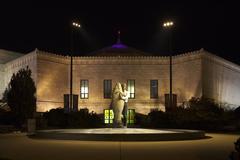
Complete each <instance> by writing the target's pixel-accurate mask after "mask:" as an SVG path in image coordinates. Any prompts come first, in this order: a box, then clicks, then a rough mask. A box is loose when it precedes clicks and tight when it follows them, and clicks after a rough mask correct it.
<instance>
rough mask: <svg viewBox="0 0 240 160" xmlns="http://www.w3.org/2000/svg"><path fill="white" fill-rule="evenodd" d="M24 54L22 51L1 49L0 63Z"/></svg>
mask: <svg viewBox="0 0 240 160" xmlns="http://www.w3.org/2000/svg"><path fill="white" fill-rule="evenodd" d="M23 55H24V54H21V53H17V52H13V51H7V50H4V49H0V64H4V63H7V62H9V61H12V60H14V59H17V58H18V57H21V56H23Z"/></svg>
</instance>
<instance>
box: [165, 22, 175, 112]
mask: <svg viewBox="0 0 240 160" xmlns="http://www.w3.org/2000/svg"><path fill="white" fill-rule="evenodd" d="M173 25H174V23H173V21H167V22H164V23H163V27H164V28H166V29H168V30H169V40H168V41H169V42H168V43H169V52H170V53H169V54H170V55H169V58H170V59H169V109H172V98H173V97H172V44H171V43H172V42H171V41H172V32H171V31H172V30H171V28H172V27H173Z"/></svg>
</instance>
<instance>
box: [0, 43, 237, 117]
mask: <svg viewBox="0 0 240 160" xmlns="http://www.w3.org/2000/svg"><path fill="white" fill-rule="evenodd" d="M172 58H173V93H174V94H176V95H177V104H178V105H180V104H182V103H183V102H186V101H188V100H189V99H190V98H191V97H201V96H204V97H208V98H212V99H215V100H216V102H218V103H221V104H222V105H225V106H228V107H231V108H235V107H237V106H239V105H240V66H239V65H237V64H234V63H232V62H230V61H227V60H225V59H223V58H220V57H218V56H216V55H213V54H211V53H209V52H208V51H205V50H204V49H200V50H197V51H193V52H189V53H185V54H179V55H176V56H173V57H172ZM26 66H29V68H30V69H31V70H32V77H33V79H34V81H35V84H36V88H37V94H36V96H37V112H45V111H49V110H50V109H52V108H58V107H63V106H64V95H66V94H69V88H70V57H69V56H62V55H56V54H53V53H47V52H44V51H39V50H37V49H36V50H34V51H32V52H30V53H28V54H20V53H14V52H11V51H6V50H0V74H1V76H0V95H1V96H2V93H3V91H4V89H5V88H6V86H7V84H8V82H9V80H10V78H11V76H12V74H13V73H14V72H17V71H18V70H19V69H20V68H22V67H26ZM116 82H121V83H127V84H128V89H129V91H130V95H131V99H130V100H129V108H131V109H134V110H135V111H136V112H139V113H143V114H147V113H149V112H150V111H151V110H153V109H154V110H165V94H168V93H169V57H162V56H150V55H149V54H148V53H145V52H141V51H138V50H136V49H134V48H131V47H128V46H126V45H123V44H122V43H120V42H118V43H117V44H114V45H113V46H110V47H107V48H104V49H102V50H99V51H96V52H93V53H91V54H89V56H80V57H73V94H74V95H77V96H78V97H77V100H78V109H80V108H88V109H89V111H94V112H96V113H103V110H104V109H107V108H109V105H110V103H111V90H112V88H113V87H114V85H115V84H116ZM0 98H1V97H0Z"/></svg>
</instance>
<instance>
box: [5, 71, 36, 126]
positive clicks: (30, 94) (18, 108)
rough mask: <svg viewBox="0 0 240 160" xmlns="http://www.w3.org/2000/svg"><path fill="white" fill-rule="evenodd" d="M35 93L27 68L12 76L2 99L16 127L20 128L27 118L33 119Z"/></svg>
mask: <svg viewBox="0 0 240 160" xmlns="http://www.w3.org/2000/svg"><path fill="white" fill-rule="evenodd" d="M35 93H36V87H35V84H34V81H33V79H32V78H31V70H30V69H29V68H28V67H26V68H23V69H20V70H19V71H18V72H17V73H16V74H13V75H12V78H11V81H10V82H9V84H8V88H7V89H6V91H5V92H4V97H5V99H6V100H7V104H8V106H9V107H10V108H11V111H12V113H13V115H14V117H15V125H16V127H18V128H21V126H22V124H23V123H25V122H26V120H27V119H28V118H33V116H34V113H35V111H36V97H35Z"/></svg>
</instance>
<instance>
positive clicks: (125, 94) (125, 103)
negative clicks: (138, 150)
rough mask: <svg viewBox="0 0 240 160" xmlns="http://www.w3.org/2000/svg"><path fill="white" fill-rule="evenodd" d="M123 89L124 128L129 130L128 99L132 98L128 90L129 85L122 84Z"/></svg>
mask: <svg viewBox="0 0 240 160" xmlns="http://www.w3.org/2000/svg"><path fill="white" fill-rule="evenodd" d="M122 89H123V96H122V98H123V100H124V107H123V127H124V128H127V113H128V104H127V103H128V98H129V97H130V95H129V91H128V90H127V84H126V83H123V84H122Z"/></svg>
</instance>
